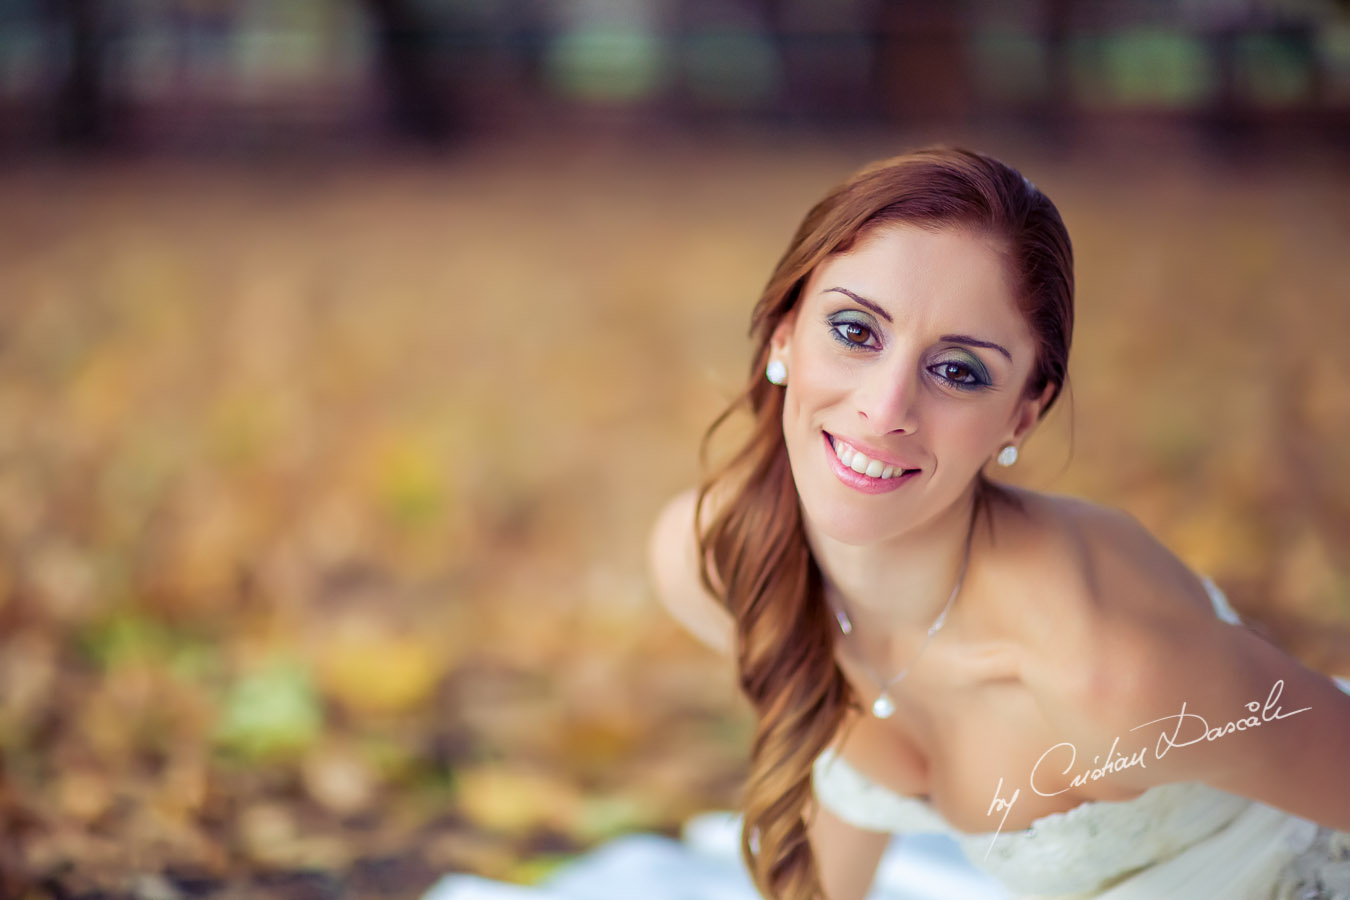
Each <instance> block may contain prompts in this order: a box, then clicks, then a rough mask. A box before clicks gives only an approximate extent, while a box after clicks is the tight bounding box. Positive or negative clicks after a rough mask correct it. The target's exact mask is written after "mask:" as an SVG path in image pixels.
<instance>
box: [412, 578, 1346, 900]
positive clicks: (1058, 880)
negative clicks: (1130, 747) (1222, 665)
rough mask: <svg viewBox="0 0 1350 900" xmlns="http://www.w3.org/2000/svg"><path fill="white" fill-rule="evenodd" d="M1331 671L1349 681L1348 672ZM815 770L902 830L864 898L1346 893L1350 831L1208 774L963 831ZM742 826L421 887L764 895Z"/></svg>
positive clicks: (465, 891) (1079, 899) (573, 899)
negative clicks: (554, 867)
mask: <svg viewBox="0 0 1350 900" xmlns="http://www.w3.org/2000/svg"><path fill="white" fill-rule="evenodd" d="M1203 581H1204V584H1205V588H1206V590H1207V591H1208V592H1209V595H1210V599H1211V600H1212V601H1213V603H1214V609H1215V612H1216V614H1217V615H1218V616H1219V617H1220V618H1222V619H1224V620H1225V621H1227V622H1230V623H1232V624H1239V623H1240V621H1241V620H1240V619H1239V617H1238V614H1237V612H1236V611H1235V610H1234V609H1233V608H1232V606H1231V605H1230V604H1229V603H1228V600H1227V598H1226V597H1225V596H1224V595H1223V592H1222V591H1220V590H1219V588H1218V587H1217V586H1216V585H1215V584H1214V583H1213V582H1212V581H1211V580H1210V579H1208V578H1205V579H1203ZM1335 681H1336V683H1337V686H1338V687H1340V689H1341V690H1343V691H1345V692H1346V693H1350V679H1346V678H1340V677H1338V678H1336V679H1335ZM812 776H813V782H814V785H815V792H816V796H817V798H818V799H819V800H820V802H821V803H822V804H824V805H825V806H827V807H829V808H830V809H831V810H832V811H833V812H834V813H835V814H836V815H838V816H839V817H840V818H842V819H844V820H846V821H848V822H852V823H853V824H855V825H857V826H859V827H862V828H867V829H871V830H874V831H885V832H891V833H893V834H895V835H896V836H897V837H896V838H895V839H894V840H893V841H892V843H891V846H890V847H889V848H888V850H887V852H886V855H885V856H884V857H883V858H882V861H881V865H880V867H879V868H878V870H877V877H876V880H875V882H874V885H873V890H872V892H871V893H870V894H869V895H868V900H939V898H940V900H976V898H989V900H996V898H1002V900H1014V898H1015V900H1089V898H1090V900H1210V898H1213V900H1350V832H1343V831H1333V830H1331V829H1328V828H1325V827H1322V826H1319V825H1317V824H1316V823H1314V822H1310V821H1308V820H1306V819H1302V818H1299V817H1297V816H1292V815H1290V814H1288V813H1285V812H1283V811H1281V810H1278V809H1275V808H1273V807H1270V806H1267V805H1265V804H1262V803H1258V802H1256V801H1254V800H1251V799H1249V798H1246V797H1240V796H1237V795H1234V794H1229V793H1226V792H1224V791H1221V790H1218V789H1216V788H1212V787H1210V786H1208V785H1206V784H1204V783H1202V782H1179V783H1174V784H1164V785H1158V786H1156V787H1153V788H1150V789H1149V790H1147V791H1145V792H1144V793H1142V794H1140V795H1139V796H1138V797H1135V798H1133V799H1130V800H1125V801H1119V802H1107V801H1093V802H1087V803H1082V804H1079V805H1078V806H1075V807H1073V808H1072V809H1069V810H1066V811H1064V812H1058V813H1051V814H1049V815H1047V816H1042V817H1041V818H1039V819H1037V820H1036V821H1035V822H1034V823H1032V825H1031V827H1029V828H1026V829H1023V830H1021V831H1008V830H1004V831H1001V832H998V833H995V832H992V831H991V832H986V833H981V834H968V833H966V832H962V831H959V830H957V829H956V828H953V827H952V826H951V825H950V824H948V823H947V821H946V820H945V819H943V817H942V816H941V815H940V814H938V813H937V812H936V811H935V810H934V809H932V808H931V807H929V806H928V805H927V804H926V803H924V802H923V801H922V800H920V799H918V798H916V797H904V796H900V795H897V794H895V793H893V792H891V791H890V790H888V789H886V788H884V787H882V786H880V785H878V784H875V783H873V782H871V781H870V780H868V779H867V778H866V777H865V776H863V775H862V774H861V773H859V772H858V771H857V770H855V769H853V768H852V767H850V766H849V765H848V763H847V762H846V761H845V760H844V759H843V758H842V757H838V756H835V755H834V754H833V753H831V752H830V751H828V750H827V751H826V752H825V753H823V754H821V756H820V757H819V758H818V759H817V760H816V763H815V767H814V770H813V773H812ZM1345 802H1346V803H1347V804H1350V797H1347V798H1345ZM739 840H740V828H739V822H738V820H737V819H736V818H735V817H734V816H732V814H730V813H726V812H718V813H709V814H706V815H703V816H699V817H697V818H695V819H693V820H691V821H690V822H689V823H687V825H686V827H685V829H684V834H683V836H682V840H679V841H676V840H673V839H670V838H665V837H661V836H657V835H629V836H627V837H624V838H619V839H617V840H615V841H612V842H610V843H609V844H606V845H604V846H602V847H600V848H598V849H597V850H595V851H592V852H591V853H589V854H587V855H586V856H583V857H581V858H580V859H578V860H576V861H574V862H573V863H571V864H569V865H568V866H566V867H564V868H563V869H561V870H559V871H558V872H557V873H556V874H555V875H554V876H553V877H552V878H551V879H550V880H549V881H548V883H546V884H544V885H541V886H539V887H534V888H522V887H516V886H512V885H503V884H499V883H495V882H491V881H487V880H485V879H479V878H475V877H472V876H464V875H450V876H447V877H445V878H444V879H442V880H441V881H440V882H438V883H437V884H436V885H435V886H433V888H432V889H431V890H430V891H429V892H428V893H427V894H426V895H425V896H424V897H423V900H547V898H556V900H611V898H613V900H620V898H622V900H629V898H641V900H758V898H759V895H758V894H757V893H756V892H755V890H754V888H753V887H752V885H751V882H750V879H749V877H748V876H747V875H746V873H745V871H744V869H743V868H742V865H741V862H740V858H739V855H738V854H739Z"/></svg>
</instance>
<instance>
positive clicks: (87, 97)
mask: <svg viewBox="0 0 1350 900" xmlns="http://www.w3.org/2000/svg"><path fill="white" fill-rule="evenodd" d="M102 12H103V5H102V4H101V3H100V2H99V0H57V2H55V3H53V4H52V5H51V6H49V7H48V13H49V15H51V16H52V18H53V20H54V22H53V25H54V26H55V27H54V28H53V31H56V32H57V33H64V34H65V38H66V41H67V43H68V47H69V50H68V53H67V54H66V59H67V63H66V71H65V73H64V75H63V77H62V79H61V82H60V85H59V86H58V87H57V91H56V97H55V108H54V111H53V112H54V126H55V136H56V140H57V141H58V142H59V143H62V144H67V145H70V146H74V147H78V148H83V149H92V148H95V147H99V146H102V145H104V144H106V143H107V142H108V139H109V138H110V137H111V130H112V117H111V115H110V114H109V109H108V96H107V90H106V82H105V80H104V77H103V75H104V42H105V39H106V38H105V35H104V33H103V27H102V26H103V25H104V24H105V23H104V22H103V21H102V15H101V14H102Z"/></svg>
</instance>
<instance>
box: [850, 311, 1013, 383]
mask: <svg viewBox="0 0 1350 900" xmlns="http://www.w3.org/2000/svg"><path fill="white" fill-rule="evenodd" d="M846 327H851V328H861V329H863V330H864V331H866V332H868V334H872V333H873V332H872V329H871V328H870V327H868V326H867V325H864V324H862V323H861V322H852V321H842V322H830V323H829V328H830V334H831V336H833V337H834V339H835V340H836V341H838V342H839V343H841V344H843V345H844V346H845V347H847V348H849V349H850V350H862V349H867V345H865V344H859V343H856V342H854V341H850V340H849V339H848V338H846V337H844V335H843V333H842V332H841V331H840V329H841V328H846ZM942 366H961V367H962V368H964V369H965V370H966V371H967V372H969V373H970V374H971V375H973V376H974V377H975V378H976V379H977V380H976V381H957V380H956V379H954V378H948V377H947V376H946V375H937V374H936V373H935V375H934V377H936V378H937V379H938V380H939V381H941V382H942V383H944V384H949V385H951V386H952V387H954V388H956V389H958V390H962V391H975V390H979V389H980V388H983V387H987V386H988V384H989V382H988V381H985V380H984V378H983V377H982V376H981V375H980V373H979V372H977V371H976V370H975V368H974V367H973V366H970V365H967V364H966V363H963V362H961V361H959V360H955V359H949V360H944V361H943V362H940V363H935V364H933V365H932V366H929V369H930V370H931V369H935V368H939V367H942Z"/></svg>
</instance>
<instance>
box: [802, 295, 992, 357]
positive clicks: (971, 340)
mask: <svg viewBox="0 0 1350 900" xmlns="http://www.w3.org/2000/svg"><path fill="white" fill-rule="evenodd" d="M830 291H838V292H839V293H841V294H843V295H845V296H847V297H849V298H850V299H852V300H853V302H854V303H857V304H859V305H861V306H865V307H867V308H868V309H870V310H871V311H872V312H874V313H876V314H877V315H879V316H881V317H882V318H883V319H885V320H886V321H887V322H890V323H891V324H892V325H894V324H895V320H894V319H892V318H891V314H890V313H888V312H886V310H884V309H882V308H881V307H880V306H878V305H877V304H875V303H873V302H872V301H871V300H868V299H867V298H866V297H859V296H858V295H857V294H855V293H853V292H852V291H850V290H849V289H848V288H843V287H832V288H826V289H825V290H824V291H823V292H822V293H826V294H828V293H829V292H830ZM942 340H944V341H947V342H948V343H952V344H969V345H970V346H972V347H988V348H990V349H991V350H997V351H998V352H999V353H1002V354H1003V355H1004V356H1006V357H1007V358H1008V362H1012V361H1013V358H1012V354H1011V353H1009V352H1008V351H1007V349H1006V348H1004V347H1003V345H1001V344H995V343H994V342H993V341H982V340H980V339H979V338H976V337H971V336H970V335H968V334H944V335H943V336H942Z"/></svg>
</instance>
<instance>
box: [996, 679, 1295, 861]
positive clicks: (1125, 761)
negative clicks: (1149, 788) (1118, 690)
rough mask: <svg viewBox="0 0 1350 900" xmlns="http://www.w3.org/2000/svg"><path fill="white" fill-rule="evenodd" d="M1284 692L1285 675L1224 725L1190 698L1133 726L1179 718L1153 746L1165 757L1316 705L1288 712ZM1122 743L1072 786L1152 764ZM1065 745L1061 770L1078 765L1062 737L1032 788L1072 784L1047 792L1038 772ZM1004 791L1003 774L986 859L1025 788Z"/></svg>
mask: <svg viewBox="0 0 1350 900" xmlns="http://www.w3.org/2000/svg"><path fill="white" fill-rule="evenodd" d="M1283 692H1284V679H1283V678H1281V679H1280V680H1279V681H1277V682H1275V684H1273V685H1272V686H1271V688H1270V694H1269V695H1268V696H1267V697H1266V702H1265V704H1264V705H1263V704H1261V703H1258V702H1257V701H1255V700H1253V701H1252V702H1250V703H1248V704H1246V709H1247V711H1248V712H1250V713H1252V715H1250V716H1244V717H1243V718H1240V719H1235V720H1233V721H1231V722H1228V723H1227V724H1225V725H1223V726H1219V727H1215V728H1210V727H1209V723H1208V722H1206V721H1205V719H1204V717H1203V716H1199V715H1196V714H1195V713H1190V712H1186V702H1185V701H1184V700H1183V701H1182V703H1181V712H1179V713H1177V714H1176V715H1174V716H1163V717H1161V718H1158V719H1152V720H1150V721H1148V722H1142V723H1140V724H1138V725H1136V726H1134V727H1133V728H1131V729H1130V730H1131V731H1136V730H1138V729H1140V728H1144V727H1145V726H1148V725H1153V724H1156V723H1158V722H1166V721H1168V720H1170V719H1175V720H1176V727H1175V728H1173V729H1172V733H1171V734H1170V735H1169V734H1168V733H1167V732H1166V731H1165V730H1164V731H1163V732H1162V733H1161V734H1159V735H1158V742H1157V744H1156V745H1155V746H1154V748H1153V757H1154V758H1155V759H1162V758H1163V757H1164V756H1166V755H1167V752H1168V751H1169V750H1171V749H1172V748H1173V747H1186V746H1189V745H1191V744H1194V743H1197V742H1199V741H1216V740H1218V739H1219V738H1221V737H1224V736H1225V735H1229V734H1232V733H1233V732H1235V731H1246V730H1247V729H1249V728H1259V727H1260V726H1261V725H1263V724H1265V723H1266V722H1271V721H1275V720H1278V719H1287V718H1289V717H1290V716H1293V715H1297V714H1298V713H1301V712H1307V711H1308V710H1309V709H1311V708H1312V707H1310V706H1305V707H1303V708H1302V709H1296V710H1294V711H1293V712H1284V711H1283V709H1282V708H1281V707H1280V706H1279V704H1278V701H1279V699H1280V694H1281V693H1283ZM1258 710H1259V711H1260V715H1259V716H1258V715H1256V713H1257V711H1258ZM1188 722H1189V723H1190V725H1191V727H1192V728H1194V727H1196V726H1197V725H1198V726H1199V728H1200V729H1201V731H1200V733H1199V734H1198V735H1197V736H1195V737H1192V738H1190V739H1189V740H1183V739H1181V737H1180V735H1181V729H1182V726H1183V725H1185V724H1186V723H1188ZM1119 743H1120V737H1119V736H1117V737H1116V738H1115V740H1113V741H1112V742H1111V749H1110V750H1108V751H1107V752H1106V759H1105V761H1103V762H1101V763H1100V764H1099V765H1094V767H1092V768H1088V769H1084V770H1083V771H1081V772H1079V773H1078V774H1077V775H1074V776H1073V778H1072V779H1071V780H1070V782H1069V785H1070V787H1082V786H1083V785H1084V784H1087V783H1088V782H1089V781H1096V780H1098V779H1100V778H1103V777H1105V776H1107V775H1110V774H1113V773H1115V772H1120V771H1122V770H1124V769H1128V768H1130V767H1132V766H1139V767H1141V768H1148V763H1146V762H1145V761H1144V756H1145V754H1146V753H1147V752H1148V748H1147V747H1141V748H1140V749H1139V750H1138V751H1136V752H1135V753H1133V754H1131V755H1129V756H1116V745H1117V744H1119ZM1062 748H1068V762H1066V763H1065V765H1064V768H1063V769H1061V770H1060V773H1059V774H1061V775H1067V774H1068V773H1069V770H1070V769H1072V768H1073V767H1074V761H1075V760H1076V759H1077V758H1078V748H1077V747H1075V746H1074V745H1073V744H1072V743H1070V742H1069V741H1061V742H1060V743H1058V744H1055V745H1054V746H1053V747H1051V748H1050V749H1048V750H1046V751H1045V752H1044V753H1042V754H1041V758H1040V759H1038V760H1036V765H1035V766H1033V767H1032V770H1031V778H1030V779H1029V783H1030V786H1031V789H1032V790H1033V791H1035V792H1036V793H1037V794H1039V795H1041V796H1042V797H1053V796H1055V795H1057V794H1062V793H1064V791H1067V790H1069V788H1064V789H1063V790H1059V791H1049V792H1047V791H1042V790H1040V789H1039V788H1037V787H1036V773H1037V771H1039V769H1040V767H1041V763H1043V762H1045V759H1046V757H1047V756H1050V755H1051V754H1052V753H1054V752H1055V751H1057V750H1061V749H1062ZM1100 759H1101V756H1100V755H1098V756H1094V757H1093V758H1092V762H1093V763H1094V764H1096V763H1097V762H1098V760H1100ZM1002 791H1003V779H1002V778H1000V779H999V780H998V786H997V787H996V788H994V799H993V802H991V803H990V804H989V809H988V810H987V811H986V812H985V815H988V816H992V815H994V814H995V813H999V812H1002V813H1003V818H1001V819H1000V820H999V823H998V828H997V829H995V831H994V837H993V840H991V841H990V842H989V848H988V849H987V850H985V852H984V856H985V858H986V859H988V858H989V851H990V850H993V849H994V842H995V841H997V840H998V836H999V833H1000V832H1001V831H1002V830H1003V823H1004V822H1006V821H1007V820H1008V813H1010V812H1012V808H1013V804H1015V803H1016V802H1017V798H1018V797H1020V796H1021V794H1022V789H1021V788H1016V789H1015V790H1014V791H1013V792H1012V796H1011V797H1006V798H1005V797H1003V796H1002V795H1001V794H1002Z"/></svg>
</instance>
